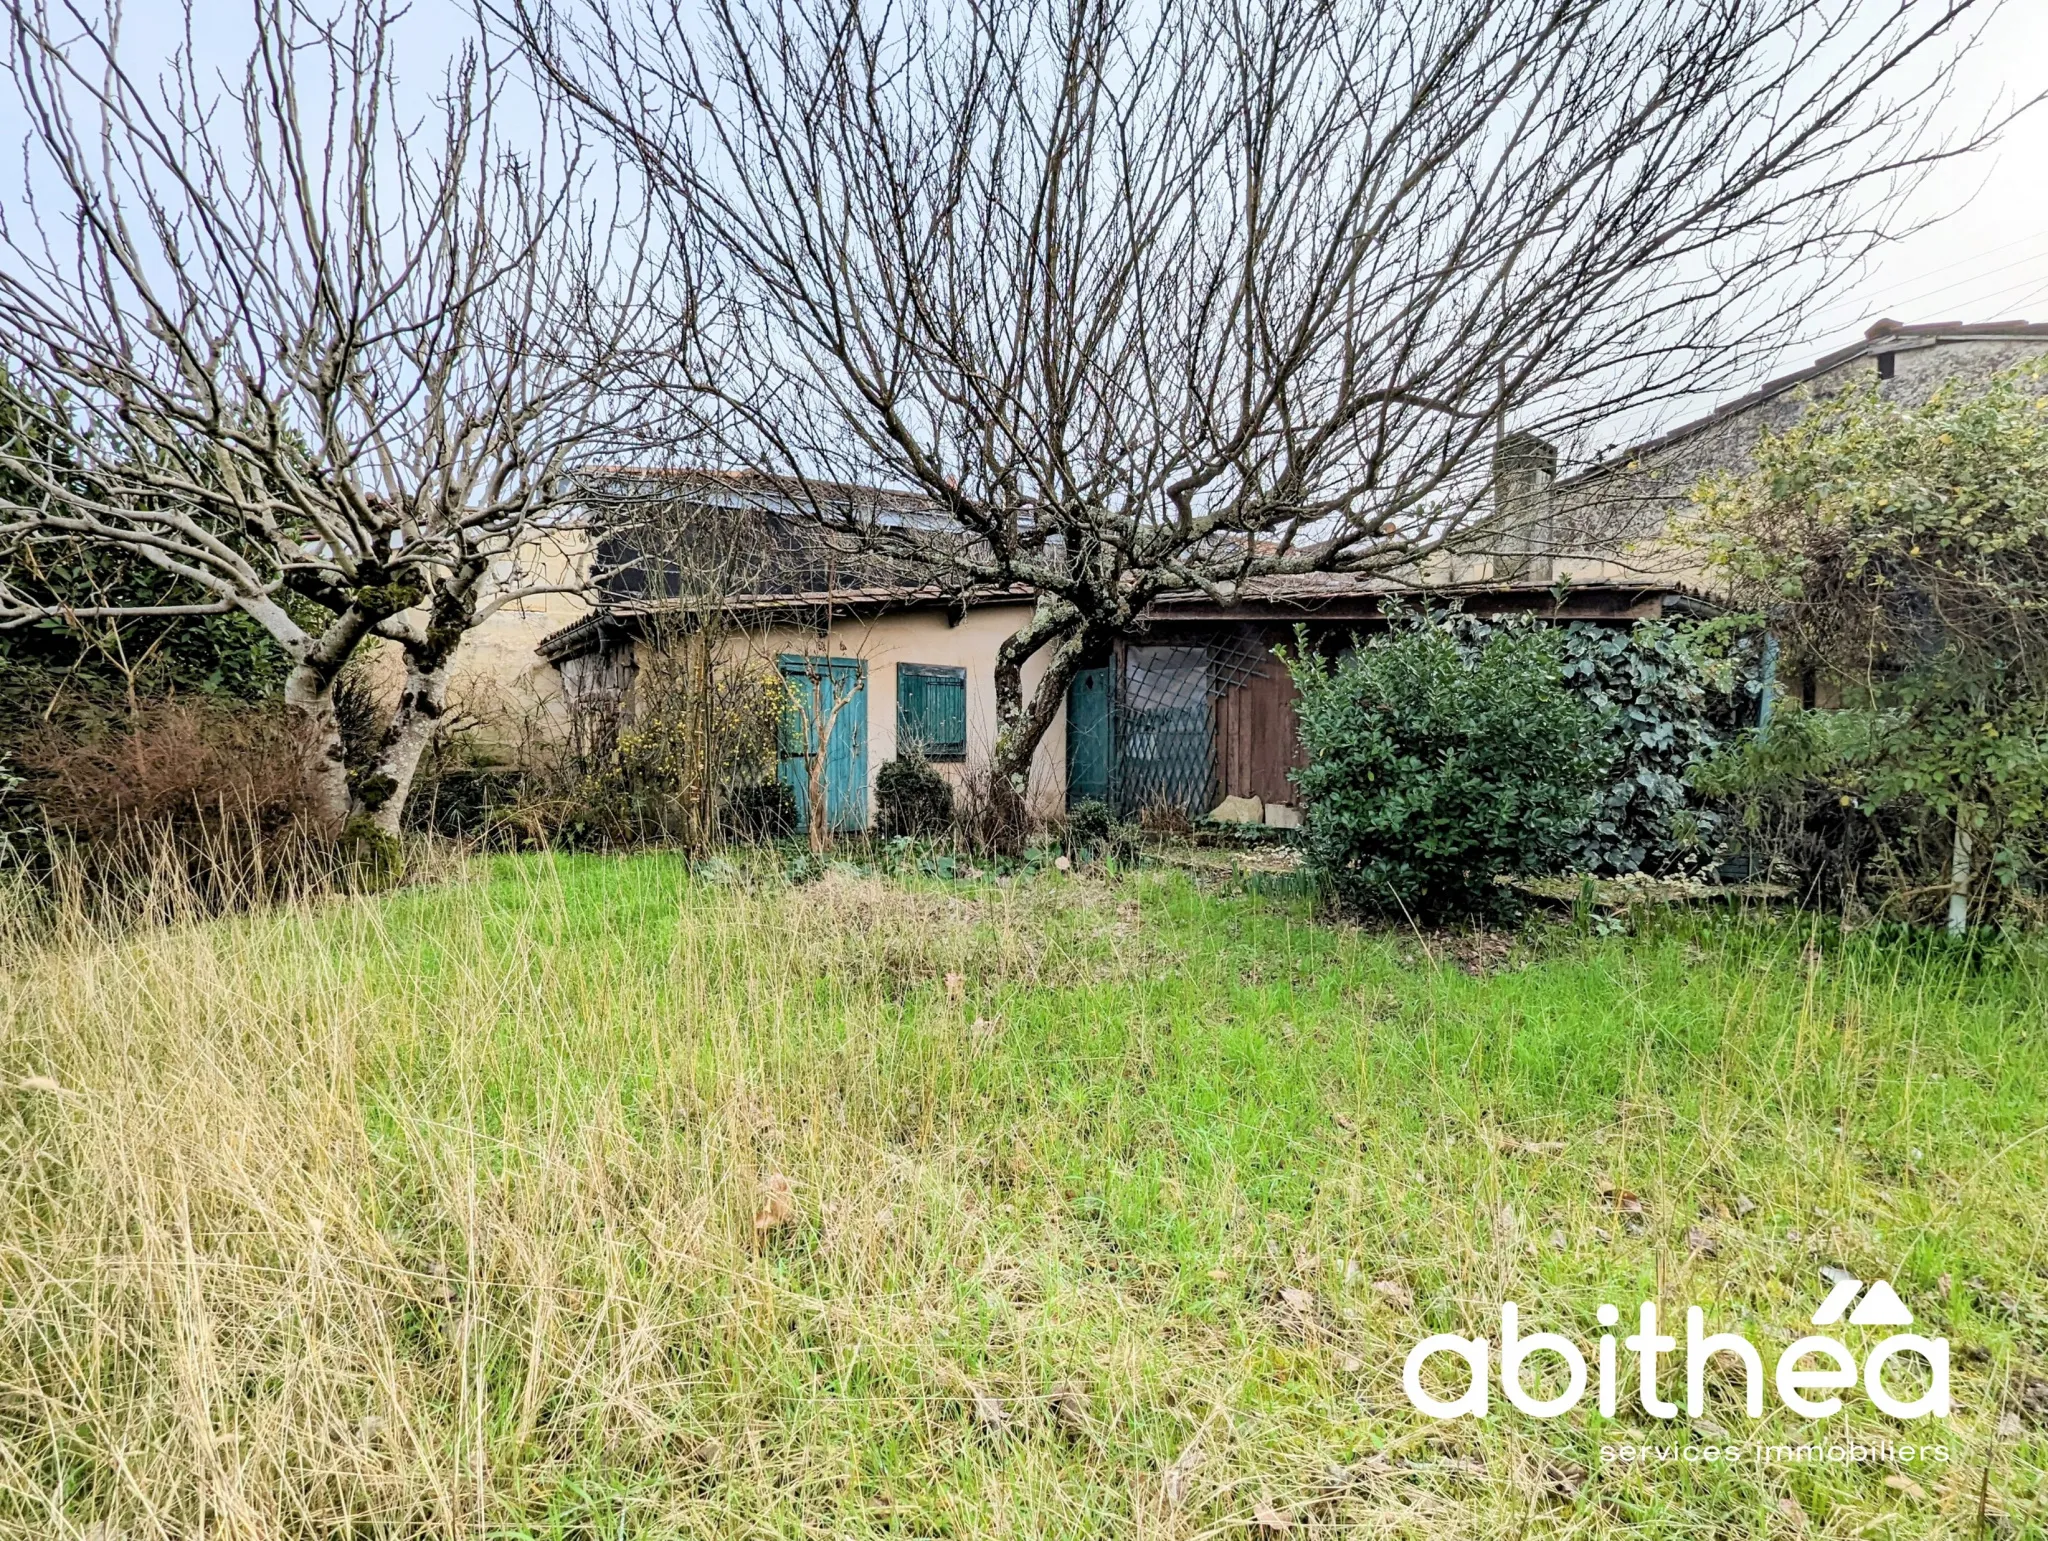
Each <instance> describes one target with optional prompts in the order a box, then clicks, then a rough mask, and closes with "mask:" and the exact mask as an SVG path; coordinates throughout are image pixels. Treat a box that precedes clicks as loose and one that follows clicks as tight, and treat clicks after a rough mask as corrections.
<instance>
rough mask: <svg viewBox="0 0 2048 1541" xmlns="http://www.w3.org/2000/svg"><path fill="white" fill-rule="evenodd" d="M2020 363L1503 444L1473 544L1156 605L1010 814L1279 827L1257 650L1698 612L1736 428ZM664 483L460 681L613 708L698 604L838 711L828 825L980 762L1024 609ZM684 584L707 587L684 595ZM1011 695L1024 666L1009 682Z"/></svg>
mask: <svg viewBox="0 0 2048 1541" xmlns="http://www.w3.org/2000/svg"><path fill="white" fill-rule="evenodd" d="M2043 352H2048V325H2030V324H2027V323H2023V322H2011V323H1997V324H1992V325H1971V326H1965V325H1940V326H1901V325H1899V324H1897V323H1894V322H1881V323H1879V324H1878V325H1876V326H1874V327H1872V328H1871V329H1870V331H1869V333H1868V334H1867V335H1866V336H1865V337H1864V338H1863V339H1862V340H1861V341H1859V342H1857V343H1855V344H1853V345H1851V346H1849V347H1846V348H1842V349H1839V350H1837V351H1836V352H1833V353H1830V354H1828V355H1827V356H1825V357H1823V358H1821V359H1819V360H1817V361H1816V362H1815V363H1814V364H1813V365H1812V366H1810V367H1809V368H1806V369H1803V370H1800V371H1798V372H1796V373H1794V374H1790V375H1787V376H1785V377H1783V378H1782V379H1778V380H1773V381H1771V382H1770V383H1768V384H1767V385H1765V386H1763V387H1761V388H1760V389H1758V390H1756V391H1754V392H1752V393H1750V394H1748V395H1746V396H1743V397H1741V398H1740V399H1738V400H1735V401H1732V402H1729V403H1727V404H1726V405H1724V406H1722V407H1719V408H1717V409H1716V410H1715V411H1714V412H1712V413H1710V414H1708V415H1706V416H1704V417H1702V418H1699V419H1698V420H1696V421H1693V422H1688V423H1685V424H1683V425H1681V426H1679V427H1677V428H1674V429H1672V430H1670V431H1669V432H1666V433H1663V434H1661V435H1659V436H1657V437H1656V438H1653V439H1650V440H1648V441H1646V442H1644V443H1641V444H1638V445H1635V446H1633V447H1632V448H1630V449H1628V450H1626V451H1623V452H1621V453H1619V454H1616V455H1612V456H1609V457H1607V458H1605V459H1604V460H1602V461H1601V462H1600V463H1598V464H1596V465H1594V466H1591V467H1589V468H1587V469H1584V470H1579V471H1576V472H1573V473H1571V474H1568V475H1565V476H1562V477H1560V476H1559V475H1558V474H1557V472H1558V462H1557V455H1556V452H1555V450H1554V449H1552V448H1551V447H1550V446H1549V445H1547V444H1545V443H1544V442H1543V441H1542V440H1540V439H1536V438H1534V437H1532V436H1529V435H1525V434H1515V435H1510V436H1508V437H1507V438H1506V439H1504V440H1503V442H1502V443H1501V445H1500V447H1499V449H1498V450H1497V452H1496V457H1495V486H1496V493H1495V495H1496V497H1497V499H1499V500H1500V501H1501V503H1502V505H1503V506H1504V508H1511V509H1512V512H1511V513H1508V514H1507V515H1506V516H1505V517H1504V518H1503V520H1502V521H1501V531H1500V533H1499V534H1498V535H1497V537H1496V538H1495V539H1494V540H1493V541H1492V542H1491V544H1492V546H1493V548H1494V549H1492V550H1489V551H1486V552H1483V553H1478V554H1474V553H1469V552H1467V553H1458V554H1452V555H1449V556H1447V557H1444V558H1442V559H1440V560H1438V561H1435V562H1432V563H1431V564H1430V565H1429V567H1428V568H1427V569H1426V571H1425V572H1424V573H1422V574H1421V575H1419V576H1417V577H1415V578H1414V579H1412V580H1409V581H1403V582H1396V581H1392V580H1389V579H1387V578H1384V577H1381V578H1361V577H1352V576H1344V575H1327V574H1316V575H1310V576H1303V577H1292V578H1275V579H1267V580H1255V581H1253V582H1250V583H1247V584H1245V585H1244V586H1243V589H1242V591H1241V592H1240V593H1239V594H1238V595H1237V597H1236V598H1235V599H1234V600H1233V601H1232V602H1231V603H1230V604H1228V605H1221V604H1218V603H1216V602H1214V601H1213V600H1211V599H1210V598H1209V597H1207V596H1206V595H1203V594H1200V593H1193V592H1191V593H1186V594H1176V595H1169V596H1166V597H1164V598H1162V599H1161V600H1160V601H1158V602H1157V603H1156V604H1155V605H1154V606H1153V607H1152V611H1151V613H1150V615H1149V617H1148V620H1149V625H1148V628H1147V631H1146V634H1145V635H1144V636H1142V637H1139V638H1134V639H1131V640H1128V641H1124V642H1120V643H1118V644H1117V645H1116V646H1115V647H1114V648H1113V649H1111V650H1110V651H1108V652H1107V653H1105V655H1104V656H1103V657H1101V658H1100V659H1099V660H1096V661H1095V662H1094V664H1093V666H1092V667H1090V668H1088V669H1086V670H1084V671H1083V673H1082V674H1081V676H1080V677H1079V678H1078V679H1077V680H1076V681H1075V683H1074V686H1073V688H1072V690H1071V691H1070V692H1069V696H1068V700H1067V703H1066V708H1065V710H1064V711H1063V712H1062V714H1061V716H1060V719H1059V720H1058V721H1056V722H1055V724H1054V725H1053V728H1052V730H1051V731H1050V732H1049V733H1048V734H1047V735H1046V737H1045V740H1044V742H1043V743H1042V744H1041V746H1040V748H1039V751H1038V754H1037V758H1036V760H1035V762H1034V765H1033V770H1032V776H1031V786H1030V801H1031V803H1032V806H1033V808H1034V811H1035V812H1037V813H1039V814H1040V815H1046V816H1050V815H1055V814H1057V813H1058V812H1059V811H1061V810H1062V809H1063V808H1065V807H1067V806H1070V805H1071V804H1073V803H1075V802H1078V801H1081V800H1083V799H1086V798H1095V799H1100V800H1102V801H1104V802H1107V803H1109V804H1111V805H1112V806H1114V807H1116V808H1118V809H1119V810H1120V811H1122V812H1125V813H1135V812H1138V811H1140V810H1142V809H1144V808H1145V807H1147V806H1149V805H1154V804H1161V803H1174V804H1178V805H1180V806H1182V807H1184V808H1187V809H1189V810H1192V811H1196V812H1200V811H1204V810H1206V809H1208V808H1210V807H1213V806H1214V805H1215V804H1217V803H1218V802H1220V801H1221V800H1222V799H1223V798H1225V797H1237V798H1248V799H1256V800H1257V802H1258V804H1259V806H1260V808H1261V809H1262V810H1263V811H1264V814H1265V817H1266V819H1267V821H1268V822H1271V823H1274V824H1281V825H1286V824H1290V823H1292V822H1294V821H1295V815H1294V809H1293V792H1292V785H1291V783H1290V781H1289V779H1288V772H1289V771H1290V770H1292V769H1293V768H1295V767H1296V766H1297V765H1298V764H1299V763H1300V761H1299V748H1298V740H1297V735H1296V729H1295V722H1294V709H1293V699H1294V687H1293V684H1292V681H1291V679H1290V677H1289V675H1288V672H1287V670H1286V668H1285V666H1284V664H1283V663H1282V662H1281V661H1280V659H1279V658H1278V657H1277V656H1276V655H1275V651H1274V650H1275V648H1276V647H1280V646H1283V645H1291V644H1292V642H1293V639H1294V637H1295V635H1296V632H1297V628H1299V629H1301V630H1302V631H1303V632H1304V633H1305V634H1306V635H1307V637H1308V638H1309V640H1310V642H1311V645H1314V646H1319V647H1325V648H1328V647H1335V646H1340V645H1342V643H1343V642H1344V641H1345V640H1347V639H1348V638H1349V637H1350V636H1351V635H1353V634H1358V633H1366V632H1370V631H1372V630H1374V629H1376V628H1378V627H1381V626H1384V625H1385V624H1386V621H1385V617H1384V614H1383V608H1382V607H1383V605H1384V603H1385V602H1386V601H1387V600H1388V599H1389V598H1390V597H1394V596H1400V595H1413V596H1424V595H1426V596H1427V597H1428V598H1430V599H1432V600H1434V601H1441V602H1443V603H1451V602H1454V601H1455V602H1457V603H1458V604H1460V605H1462V606H1463V607H1464V608H1465V609H1466V610H1467V611H1470V612H1472V613H1476V614H1485V615H1505V614H1511V613H1512V614H1533V615H1538V616H1541V617H1544V618H1546V619H1552V620H1557V621H1593V622H1598V623H1602V624H1608V625H1614V626H1626V625H1631V624H1634V623H1635V622H1636V621H1639V620H1643V619H1651V618H1658V617H1666V616H1674V615H1692V614H1701V613H1707V612H1709V611H1711V609H1712V608H1713V596H1712V593H1711V592H1710V589H1709V586H1708V584H1707V582H1706V580H1705V578H1704V575H1703V574H1702V573H1701V571H1700V570H1699V566H1698V561H1697V557H1696V556H1695V555H1693V554H1692V553H1691V552H1689V551H1688V550H1686V549H1685V548H1683V547H1682V546H1679V545H1677V544H1674V543H1673V542H1672V541H1670V540H1669V539H1668V538H1667V536H1668V531H1669V527H1670V521H1671V519H1672V517H1673V515H1674V514H1675V513H1677V512H1678V511H1680V510H1681V509H1682V508H1683V507H1684V506H1685V502H1686V497H1687V493H1688V491H1689V489H1690V488H1691V487H1692V486H1693V485H1695V484H1696V483H1697V482H1698V480H1699V479H1700V478H1701V477H1702V476H1703V475H1705V474H1707V473H1709V472H1711V471H1715V470H1721V469H1732V470H1738V471H1739V470H1741V469H1744V468H1745V467H1746V466H1747V465H1748V463H1749V458H1750V454H1751V450H1752V447H1753V446H1754V444H1755V443H1756V442H1757V439H1758V437H1759V435H1760V434H1761V432H1762V431H1763V430H1764V429H1765V428H1767V427H1780V426H1784V425H1786V424H1788V423H1790V422H1792V421H1794V420H1796V418H1797V417H1798V415H1799V414H1800V413H1801V412H1802V411H1803V410H1804V407H1805V403H1806V402H1807V401H1809V400H1810V399H1811V397H1812V396H1813V395H1815V394H1820V393H1825V392H1828V391H1832V390H1837V389H1840V388H1842V387H1843V386H1845V385H1847V384H1850V383H1853V382H1855V381H1857V380H1859V379H1865V378H1872V379H1876V380H1880V381H1883V382H1887V383H1886V385H1885V387H1884V388H1886V389H1890V390H1896V391H1898V392H1900V393H1901V394H1902V395H1905V396H1907V397H1909V398H1910V399H1923V398H1924V397H1925V396H1926V395H1927V394H1929V393H1930V392H1931V391H1932V390H1933V389H1935V387H1936V386H1938V385H1939V384H1941V383H1943V382H1945V381H1949V380H1953V379H1962V380H1966V381H1967V380H1978V379H1983V378H1985V377H1987V376H1989V375H1991V374H1993V373H1995V372H1997V371H1999V370H2002V369H2006V368H2010V367H2012V366H2014V365H2016V364H2019V363H2023V362H2025V361H2026V360H2028V359H2030V358H2034V357H2038V356H2040V355H2041V354H2042V353H2043ZM819 490H820V489H819V488H818V487H817V486H816V485H815V484H814V485H813V486H812V487H810V488H809V489H807V494H806V495H807V496H816V495H818V493H819ZM673 491H674V495H675V496H677V497H679V498H682V499H685V500H686V501H688V502H689V503H690V505H691V506H692V507H694V508H697V509H699V510H704V509H709V510H712V511H713V512H715V513H716V514H717V515H718V517H717V518H713V519H711V520H710V521H709V523H708V524H704V525H702V526H701V527H702V528H704V529H708V530H709V531H710V534H709V536H708V537H705V539H703V540H698V539H694V538H693V539H692V540H690V541H686V542H684V544H683V546H682V547H680V548H678V549H675V550H666V549H664V550H634V549H631V545H632V543H631V541H630V539H628V538H627V537H624V536H621V535H619V534H618V533H616V531H615V530H614V531H613V532H612V533H607V534H605V535H604V536H602V537H601V538H599V539H597V540H595V541H592V540H590V539H588V538H587V537H586V538H585V540H584V542H583V545H582V547H581V548H580V550H579V551H578V553H577V554H576V555H574V556H571V557H562V558H559V559H558V560H561V561H562V562H563V563H564V564H565V565H564V567H563V571H564V573H565V574H566V575H567V576H566V577H565V581H564V582H563V583H562V584H561V585H560V587H561V588H562V589H563V590H564V591H565V592H562V593H558V594H554V595H550V596H548V597H546V598H545V599H542V600H537V601H534V602H532V604H531V605H530V606H529V607H510V608H508V610H506V611H505V612H501V617H500V618H499V619H496V620H494V622H493V624H492V625H491V626H488V627H486V628H484V630H483V632H482V634H481V635H480V636H478V637H477V638H475V639H473V640H472V642H471V643H469V644H467V647H469V648H470V649H473V650H474V651H473V654H472V657H473V658H474V660H475V664H474V666H473V667H471V668H470V669H469V670H468V674H469V677H470V678H472V679H482V680H483V681H484V682H485V683H486V684H489V685H491V686H492V687H493V688H497V689H500V690H502V691H503V692H504V693H505V694H507V695H514V694H519V693H520V692H522V691H523V692H524V694H525V695H526V697H527V698H528V699H529V700H530V701H531V702H532V703H533V705H532V707H531V712H532V713H533V717H534V720H537V721H541V722H553V723H557V724H558V723H559V722H560V721H561V720H563V719H564V718H565V717H566V716H567V715H568V714H570V713H572V712H574V711H576V710H578V709H580V708H581V707H583V706H585V705H587V704H588V703H590V702H593V701H606V700H611V701H616V700H620V699H624V698H627V697H629V696H630V693H631V688H632V679H633V676H634V672H635V669H636V667H637V666H638V660H639V659H640V657H641V656H642V655H643V652H644V650H645V649H646V648H647V647H648V645H649V638H650V636H652V635H653V634H654V632H655V631H656V630H658V628H659V627H660V626H661V625H662V624H663V618H664V617H668V616H673V615H675V614H677V613H679V612H685V611H689V610H691V609H692V608H693V607H694V608H695V609H697V610H700V611H701V610H702V609H703V607H704V605H705V604H706V603H707V601H711V600H715V607H716V609H717V612H718V614H719V618H720V624H721V627H722V628H723V630H724V633H725V635H726V636H727V638H728V643H727V645H728V646H731V647H733V648H738V649H743V650H745V651H747V652H748V653H749V654H751V655H752V656H754V657H755V658H756V659H757V660H758V661H759V663H760V666H761V667H762V668H763V669H772V670H775V671H778V672H779V673H781V674H782V676H783V677H784V678H785V679H786V680H788V681H789V682H790V684H791V685H792V686H793V687H794V688H795V689H797V690H799V691H807V692H810V693H811V695H810V696H809V699H811V700H813V701H814V702H815V701H819V700H822V699H824V698H825V696H826V695H830V696H831V697H832V699H834V700H839V699H840V698H842V697H843V698H844V699H843V709H842V710H840V711H839V712H838V713H837V714H836V715H835V717H834V719H833V722H832V726H831V731H830V735H829V742H828V743H827V744H826V745H825V752H826V757H827V761H828V772H829V773H828V776H827V797H828V809H829V813H830V816H831V820H832V822H833V823H834V825H835V826H837V827H839V828H842V829H852V828H861V827H865V826H866V825H867V823H868V822H869V820H870V817H871V812H872V788H873V783H874V776H875V773H876V771H877V770H878V769H879V768H880V767H881V765H882V764H883V763H885V762H886V761H887V760H889V759H890V758H891V757H892V756H894V755H895V754H896V753H897V751H898V748H899V745H901V744H903V743H904V742H906V741H907V740H909V739H911V738H913V737H914V738H915V739H916V740H917V741H918V742H919V744H920V745H921V746H922V748H923V750H924V752H925V754H926V755H927V757H928V758H930V759H931V760H932V761H933V762H934V763H936V764H938V765H939V766H940V767H941V768H942V769H944V770H946V771H947V772H948V773H949V774H950V775H952V776H954V777H956V778H960V779H963V780H964V779H965V778H969V777H971V776H972V775H973V774H974V773H975V772H976V770H977V769H978V768H980V767H982V766H985V764H986V762H987V758H988V754H989V750H990V746H991V745H992V743H993V740H994V736H995V692H994V666H995V658H996V650H997V648H998V647H999V646H1000V645H1001V643H1002V640H1003V639H1004V638H1005V637H1006V636H1008V635H1010V634H1012V633H1013V632H1014V631H1015V630H1016V629H1017V628H1018V626H1019V625H1020V624H1021V623H1022V621H1023V620H1024V619H1025V617H1026V616H1027V615H1028V613H1029V609H1030V606H1031V604H1032V596H1031V595H1030V594H1029V593H1028V592H1023V591H1020V590H1008V591H1000V592H997V591H986V590H966V591H959V590H947V589H943V588H940V587H937V586H932V585H927V584H920V583H917V582H914V581H911V578H910V576H909V575H906V574H903V573H900V572H893V571H890V570H889V569H888V568H887V566H886V564H882V563H879V562H877V561H876V560H875V559H873V558H871V557H866V556H864V555H863V554H862V553H860V552H858V551H855V550H850V549H847V548H846V547H845V546H844V545H843V544H841V543H837V542H835V541H833V540H830V539H827V538H825V537H822V536H820V535H819V534H818V533H817V531H816V529H815V526H814V524H813V523H812V522H810V521H807V520H806V519H805V517H804V510H803V509H802V508H801V506H800V504H799V500H798V499H797V498H795V497H793V496H792V495H791V494H790V492H789V490H788V489H787V487H786V486H785V485H783V484H779V483H777V482H775V481H774V480H772V479H770V478H765V477H759V476H753V475H724V474H717V473H688V474H686V475H684V476H682V477H680V478H677V479H676V480H675V482H674V486H673ZM823 491H824V493H825V494H826V495H828V496H845V497H860V498H864V499H868V500H871V501H874V502H876V503H877V504H878V505H879V506H881V507H882V508H883V510H884V512H885V513H886V514H887V515H889V516H891V517H903V518H916V517H920V507H921V505H919V504H918V502H917V500H915V499H913V498H908V497H905V496H904V495H902V494H893V493H885V492H878V491H876V490H874V489H867V488H857V487H826V488H824V489H823ZM707 540H708V542H709V545H708V547H707V545H706V543H705V542H706V541H707ZM622 542H624V544H623V545H622V544H621V543H622ZM705 572H710V573H713V574H714V575H715V577H716V582H714V583H712V584H710V585H708V586H706V585H704V584H702V583H701V582H700V575H701V574H703V573H705ZM1035 684H1036V678H1035V671H1034V670H1032V669H1029V668H1027V671H1026V688H1027V689H1030V688H1032V687H1033V686H1035ZM515 687H516V688H515ZM472 688H474V687H472ZM803 747H804V746H802V745H786V746H785V748H786V749H789V750H791V751H792V752H791V753H789V754H788V755H787V756H786V758H785V761H784V765H783V774H784V776H785V779H788V780H790V781H791V782H792V784H793V785H795V784H798V783H799V782H801V780H802V779H803V778H802V771H801V766H802V760H801V758H800V755H799V754H798V753H796V752H795V751H800V750H801V749H802V748H803Z"/></svg>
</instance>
